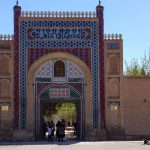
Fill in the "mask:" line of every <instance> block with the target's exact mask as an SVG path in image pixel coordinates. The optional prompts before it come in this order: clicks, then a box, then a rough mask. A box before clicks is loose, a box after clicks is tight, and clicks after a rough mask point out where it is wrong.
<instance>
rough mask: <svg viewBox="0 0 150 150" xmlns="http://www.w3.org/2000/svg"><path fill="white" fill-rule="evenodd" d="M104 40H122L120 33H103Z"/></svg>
mask: <svg viewBox="0 0 150 150" xmlns="http://www.w3.org/2000/svg"><path fill="white" fill-rule="evenodd" d="M104 40H122V34H104Z"/></svg>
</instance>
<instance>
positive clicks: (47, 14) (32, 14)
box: [21, 11, 96, 18]
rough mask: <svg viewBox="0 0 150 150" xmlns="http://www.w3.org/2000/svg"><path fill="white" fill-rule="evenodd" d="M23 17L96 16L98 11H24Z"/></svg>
mask: <svg viewBox="0 0 150 150" xmlns="http://www.w3.org/2000/svg"><path fill="white" fill-rule="evenodd" d="M21 17H35V18H38V17H41V18H96V12H72V11H71V12H57V11H56V12H54V11H52V12H50V11H33V12H32V11H22V12H21Z"/></svg>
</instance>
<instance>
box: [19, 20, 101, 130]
mask: <svg viewBox="0 0 150 150" xmlns="http://www.w3.org/2000/svg"><path fill="white" fill-rule="evenodd" d="M27 27H44V28H45V27H56V28H57V27H59V28H60V27H62V28H65V27H67V28H68V27H77V28H81V27H82V28H84V27H89V28H91V29H92V33H91V34H92V36H91V37H92V39H91V41H88V40H84V41H83V40H82V41H52V40H51V41H44V40H41V41H40V40H38V41H32V40H27V38H26V37H27ZM97 33H98V23H97V22H96V21H67V22H65V21H22V22H21V23H20V39H21V42H20V50H21V52H20V67H21V68H20V87H21V89H20V90H21V91H20V96H21V106H22V107H21V111H20V113H21V114H20V116H21V117H20V118H21V120H20V124H21V129H26V117H27V116H26V111H27V110H26V107H27V106H26V99H27V97H26V95H27V91H26V84H27V81H26V75H27V53H26V49H27V47H54V48H57V47H61V48H62V47H92V81H93V89H92V91H93V128H99V115H100V114H99V90H98V89H99V87H98V86H99V85H98V84H99V83H98V61H99V60H98V55H99V53H98V36H97Z"/></svg>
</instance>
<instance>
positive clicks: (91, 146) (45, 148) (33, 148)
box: [0, 141, 150, 150]
mask: <svg viewBox="0 0 150 150" xmlns="http://www.w3.org/2000/svg"><path fill="white" fill-rule="evenodd" d="M0 150H150V145H144V144H143V141H107V142H78V141H64V142H60V143H58V142H53V143H48V142H17V143H0Z"/></svg>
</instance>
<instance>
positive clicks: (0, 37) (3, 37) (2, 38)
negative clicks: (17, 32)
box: [0, 34, 14, 41]
mask: <svg viewBox="0 0 150 150" xmlns="http://www.w3.org/2000/svg"><path fill="white" fill-rule="evenodd" d="M13 39H14V35H6V34H5V35H2V34H1V35H0V41H11V40H13Z"/></svg>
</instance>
